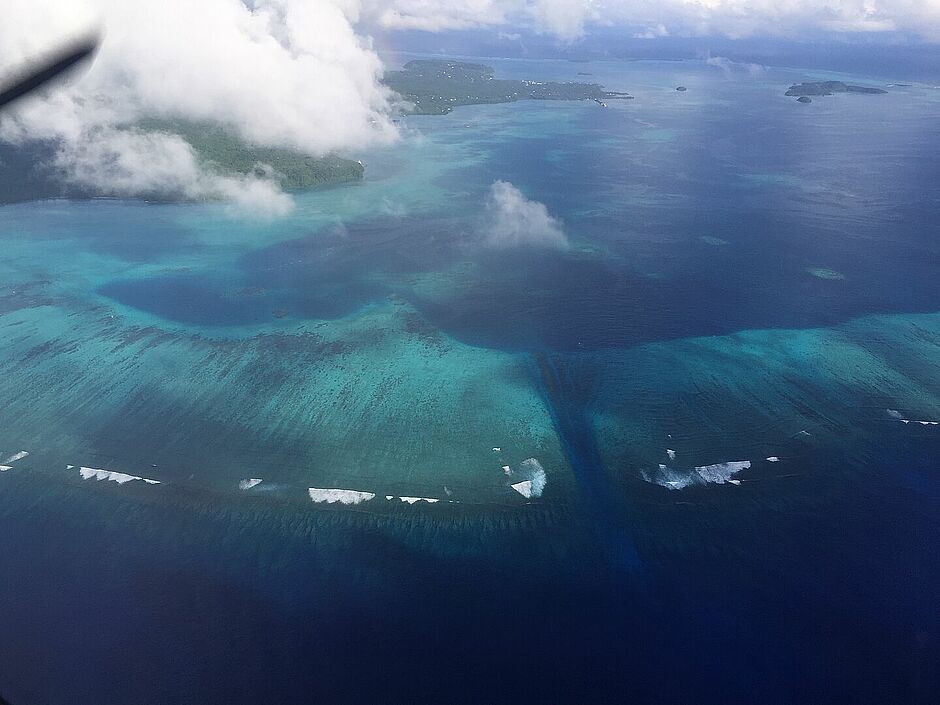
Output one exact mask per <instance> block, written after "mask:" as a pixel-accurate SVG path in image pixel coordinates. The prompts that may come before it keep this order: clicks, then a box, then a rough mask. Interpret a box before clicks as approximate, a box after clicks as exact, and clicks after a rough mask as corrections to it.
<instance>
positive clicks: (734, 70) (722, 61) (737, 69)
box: [705, 56, 764, 76]
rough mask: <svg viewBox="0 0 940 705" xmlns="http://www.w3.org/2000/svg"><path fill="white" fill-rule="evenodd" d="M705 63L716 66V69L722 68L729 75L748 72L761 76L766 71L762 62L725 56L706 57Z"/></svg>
mask: <svg viewBox="0 0 940 705" xmlns="http://www.w3.org/2000/svg"><path fill="white" fill-rule="evenodd" d="M705 63H706V64H708V65H709V66H714V67H715V68H716V69H721V71H722V72H723V73H724V74H725V75H727V76H731V75H733V74H741V73H746V74H748V75H750V76H760V75H761V74H762V73H764V67H763V66H761V65H760V64H752V63H748V62H744V61H733V60H731V59H729V58H727V57H724V56H709V57H707V58H706V59H705Z"/></svg>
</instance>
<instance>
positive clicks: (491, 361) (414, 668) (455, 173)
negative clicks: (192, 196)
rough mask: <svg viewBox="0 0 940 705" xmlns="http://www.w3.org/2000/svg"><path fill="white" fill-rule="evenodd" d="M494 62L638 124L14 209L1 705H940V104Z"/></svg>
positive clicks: (490, 138) (804, 75)
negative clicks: (258, 210)
mask: <svg viewBox="0 0 940 705" xmlns="http://www.w3.org/2000/svg"><path fill="white" fill-rule="evenodd" d="M407 58H413V57H403V60H404V59H407ZM486 63H490V64H492V65H494V67H495V68H496V71H497V75H499V76H501V77H508V78H527V79H532V80H559V81H564V80H585V81H596V82H598V83H601V84H603V85H604V86H605V88H607V89H608V90H615V91H628V92H630V93H631V94H632V95H633V96H635V98H634V99H633V100H624V101H613V100H612V101H609V102H608V105H607V106H606V107H602V106H600V105H597V104H595V103H593V102H535V101H528V102H520V103H512V104H500V105H480V106H464V107H459V108H457V109H456V110H455V111H454V112H453V113H451V114H449V115H446V116H409V117H406V118H404V119H403V120H402V122H401V132H402V138H401V140H400V141H399V142H398V143H397V144H396V145H394V146H392V147H389V148H383V149H375V150H367V151H364V152H363V153H362V154H357V155H352V156H354V158H360V159H362V160H363V162H364V163H365V165H366V172H365V178H364V180H363V181H362V182H360V183H353V184H347V185H343V186H338V187H334V188H327V189H320V190H315V191H311V192H307V193H302V194H296V195H295V196H294V201H295V208H294V210H293V211H292V212H291V213H290V214H289V215H287V216H285V217H279V218H275V219H271V218H266V217H264V216H263V215H256V214H246V213H244V212H240V211H238V210H235V209H234V208H233V207H232V206H229V205H226V204H211V203H210V204H206V203H178V204H167V203H146V202H139V201H120V200H105V199H100V200H91V201H64V200H55V201H44V202H30V203H22V204H16V205H7V206H3V207H0V246H2V248H3V257H2V258H0V274H2V280H0V281H2V285H0V399H2V400H3V401H2V403H0V467H3V468H7V469H6V470H2V471H0V565H2V567H3V570H2V573H0V575H2V578H0V635H2V638H0V694H2V696H3V697H4V698H7V699H8V700H9V701H10V702H11V703H12V704H13V705H30V704H35V705H58V704H62V705H66V704H68V705H74V704H75V703H95V704H96V705H110V704H112V703H114V704H117V703H135V704H136V705H144V704H146V703H161V704H163V703H206V704H212V703H226V704H227V705H232V704H234V703H249V702H251V703H255V702H272V703H273V702H278V703H346V702H348V703H462V702H468V703H469V702H472V703H500V702H512V703H526V702H540V703H544V702H559V703H569V702H570V703H593V702H597V703H610V702H637V703H679V702H682V703H687V702H699V703H712V702H714V703H729V702H741V703H746V702H748V703H749V702H757V701H760V702H766V703H845V702H852V703H885V702H895V703H928V702H933V701H934V699H935V698H936V693H937V692H938V688H940V673H938V666H937V664H938V663H940V610H938V609H937V606H936V599H935V597H934V592H935V586H937V585H940V550H938V549H940V541H938V537H940V511H938V510H940V467H938V461H940V424H936V423H935V422H937V421H940V276H938V270H940V239H938V237H937V225H936V224H937V216H938V212H940V178H938V177H940V160H938V159H937V154H938V151H940V120H938V117H940V91H938V90H937V89H936V88H935V87H933V86H930V85H927V84H920V83H915V84H911V85H888V84H887V83H886V82H885V81H884V79H882V78H879V79H873V78H867V77H865V76H850V75H843V74H833V73H831V72H825V71H817V72H813V71H806V70H803V69H799V70H797V69H786V68H773V67H746V66H741V65H727V64H726V65H724V66H723V67H720V66H713V65H709V64H707V63H705V62H702V61H669V62H666V61H662V62H656V61H635V62H626V61H607V62H603V61H596V62H590V63H573V62H564V61H549V60H541V61H534V60H533V61H528V60H486ZM585 74H587V75H585ZM832 79H835V80H844V81H846V82H855V83H862V84H865V85H877V86H880V87H886V89H887V90H888V93H887V94H885V95H851V94H848V95H834V96H829V97H820V98H816V99H814V101H813V103H812V104H810V105H802V104H798V103H796V101H795V100H794V99H793V98H787V97H784V95H783V94H784V92H785V91H786V89H787V87H788V86H789V85H790V84H791V83H798V82H801V81H804V80H832ZM680 85H681V86H685V87H687V89H688V90H687V91H684V92H680V91H676V90H675V88H676V87H677V86H680ZM495 182H506V183H508V184H511V185H512V187H513V189H516V190H518V194H519V196H520V198H519V200H517V201H515V202H514V203H513V204H512V207H511V208H510V207H508V206H506V207H501V206H499V205H498V204H497V205H494V200H493V196H492V193H493V192H492V189H493V184H494V183H495ZM513 192H514V193H515V191H513ZM539 204H541V205H542V206H544V210H540V206H539ZM546 213H547V214H548V216H545V214H546ZM520 214H521V215H520ZM543 216H544V217H550V218H551V219H553V220H550V221H549V222H550V223H551V224H552V225H551V226H545V220H544V217H543ZM520 217H524V218H529V220H527V221H525V222H527V223H529V224H531V223H532V222H535V221H537V222H539V223H541V224H542V226H544V227H543V230H545V231H546V232H549V231H550V232H551V233H554V235H553V236H552V237H553V238H554V239H553V240H551V241H548V240H542V241H539V242H532V243H529V244H524V245H521V246H511V245H510V244H508V243H506V242H504V241H500V240H499V238H498V237H496V236H495V235H494V233H497V231H499V229H500V228H499V225H498V223H500V222H502V221H499V218H510V219H512V218H520ZM532 219H534V221H533V220H532ZM514 222H515V221H514ZM558 231H560V232H561V233H563V236H562V239H563V241H562V242H559V241H558V237H557V233H558ZM497 234H498V233H497ZM24 451H25V452H26V453H28V454H27V455H23V452H24ZM98 470H100V471H103V472H95V471H98ZM134 478H138V479H134ZM143 479H147V480H152V481H154V482H144V481H143ZM253 480H260V482H253ZM246 481H249V482H246ZM526 483H528V484H526ZM514 486H515V487H514ZM311 490H312V491H311ZM322 490H344V491H348V492H346V493H345V494H344V493H339V494H338V495H333V498H335V497H342V501H334V502H332V503H327V502H326V501H319V502H318V501H313V500H315V499H318V498H319V499H323V498H324V497H326V496H327V495H325V494H324V493H323V492H321V491H322ZM350 492H351V493H352V494H350ZM363 493H364V494H363ZM370 497H371V498H370ZM401 498H405V499H404V500H403V499H401ZM421 498H423V500H422V499H421ZM427 500H436V501H434V502H430V501H427ZM344 502H345V503H344Z"/></svg>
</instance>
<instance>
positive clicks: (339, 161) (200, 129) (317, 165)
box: [137, 120, 365, 191]
mask: <svg viewBox="0 0 940 705" xmlns="http://www.w3.org/2000/svg"><path fill="white" fill-rule="evenodd" d="M137 127H138V128H139V129H143V130H145V131H147V132H167V133H170V134H175V135H179V136H180V137H182V138H183V139H184V140H186V141H187V142H189V144H190V146H191V147H192V148H193V151H194V152H195V153H196V157H197V159H199V160H200V162H202V163H203V164H205V165H206V166H207V167H209V168H210V169H213V170H215V171H218V172H220V173H223V174H251V173H254V172H256V171H257V169H258V165H259V164H264V165H266V166H269V167H272V168H273V169H274V173H275V174H276V177H275V178H276V180H277V181H278V182H279V183H280V186H281V188H282V189H284V190H285V191H305V190H307V189H311V188H315V187H317V186H325V185H329V184H337V183H344V182H347V181H358V180H360V179H362V176H363V173H364V171H365V169H364V167H363V166H362V163H361V162H358V161H354V160H352V159H346V158H344V157H340V156H338V155H335V154H330V155H325V156H322V157H314V156H311V155H309V154H304V153H303V152H299V151H297V150H294V149H284V148H279V147H260V146H256V145H252V144H249V143H247V142H246V141H245V140H243V139H241V138H240V137H237V136H236V135H234V134H233V133H232V132H231V131H229V130H227V129H226V128H225V127H223V126H222V125H219V124H217V123H208V122H188V121H182V120H172V121H159V120H146V121H143V122H140V123H138V125H137ZM260 175H261V174H259V176H260Z"/></svg>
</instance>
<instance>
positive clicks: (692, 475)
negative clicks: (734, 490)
mask: <svg viewBox="0 0 940 705" xmlns="http://www.w3.org/2000/svg"><path fill="white" fill-rule="evenodd" d="M749 467H751V461H750V460H731V461H728V462H724V463H715V464H713V465H698V466H696V467H694V468H691V469H688V470H681V469H674V468H670V467H669V466H667V465H663V464H660V465H659V467H658V468H657V469H656V470H653V471H649V470H643V471H642V472H641V473H640V475H641V477H642V478H643V479H644V480H646V481H647V482H650V483H652V484H654V485H660V486H661V487H665V488H666V489H669V490H682V489H685V488H686V487H688V486H689V485H701V484H713V485H723V484H725V483H731V484H733V485H739V484H741V481H740V480H734V479H732V477H733V476H734V475H737V474H738V473H739V472H741V471H742V470H746V469H748V468H749Z"/></svg>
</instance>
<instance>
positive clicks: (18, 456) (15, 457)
mask: <svg viewBox="0 0 940 705" xmlns="http://www.w3.org/2000/svg"><path fill="white" fill-rule="evenodd" d="M27 455H29V451H26V450H21V451H20V452H19V453H14V454H13V455H11V456H10V457H9V458H7V459H6V460H4V461H3V463H4V464H6V463H15V462H16V461H17V460H22V459H23V458H25V457H26V456H27Z"/></svg>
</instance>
